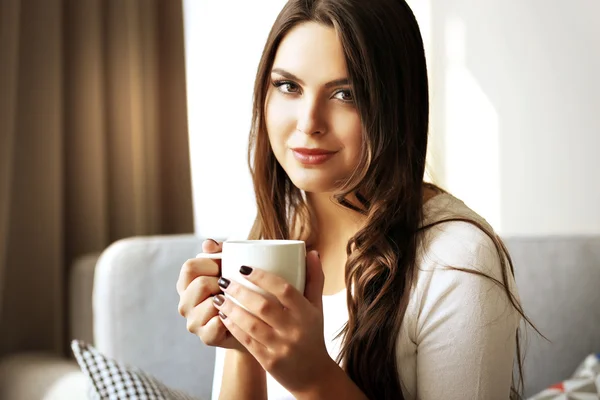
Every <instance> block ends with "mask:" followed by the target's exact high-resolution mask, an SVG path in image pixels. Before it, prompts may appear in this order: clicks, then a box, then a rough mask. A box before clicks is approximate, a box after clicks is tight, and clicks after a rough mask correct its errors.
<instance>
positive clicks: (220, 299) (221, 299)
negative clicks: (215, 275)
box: [213, 294, 225, 306]
mask: <svg viewBox="0 0 600 400" xmlns="http://www.w3.org/2000/svg"><path fill="white" fill-rule="evenodd" d="M224 302H225V297H224V296H223V295H222V294H220V295H218V296H215V297H213V303H215V304H216V305H218V306H221V305H223V303H224Z"/></svg>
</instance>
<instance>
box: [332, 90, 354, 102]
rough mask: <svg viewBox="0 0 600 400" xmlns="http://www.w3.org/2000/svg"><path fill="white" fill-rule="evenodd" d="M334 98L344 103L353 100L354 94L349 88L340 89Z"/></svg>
mask: <svg viewBox="0 0 600 400" xmlns="http://www.w3.org/2000/svg"><path fill="white" fill-rule="evenodd" d="M334 97H335V98H336V99H338V100H341V101H343V102H344V103H352V102H354V96H352V92H351V91H350V90H340V91H339V92H337V93H336V94H335V96H334Z"/></svg>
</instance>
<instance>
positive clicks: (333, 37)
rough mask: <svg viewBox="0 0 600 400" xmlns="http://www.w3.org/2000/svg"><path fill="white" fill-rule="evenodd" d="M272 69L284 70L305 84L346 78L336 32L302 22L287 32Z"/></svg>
mask: <svg viewBox="0 0 600 400" xmlns="http://www.w3.org/2000/svg"><path fill="white" fill-rule="evenodd" d="M273 69H281V70H284V71H287V72H289V73H291V74H293V75H295V76H296V77H298V78H300V79H301V80H303V81H305V82H306V84H308V85H321V84H325V83H326V82H330V81H332V80H336V79H342V78H347V74H348V73H347V66H346V59H345V57H344V49H343V47H342V44H341V42H340V40H339V38H338V35H337V32H336V31H335V29H333V28H331V27H328V26H325V25H322V24H319V23H316V22H305V23H302V24H299V25H297V26H296V27H294V28H293V29H292V30H290V31H289V32H288V33H287V35H286V36H285V37H284V38H283V40H282V41H281V44H280V45H279V48H278V49H277V53H276V55H275V60H274V63H273Z"/></svg>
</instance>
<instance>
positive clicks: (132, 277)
mask: <svg viewBox="0 0 600 400" xmlns="http://www.w3.org/2000/svg"><path fill="white" fill-rule="evenodd" d="M505 241H506V243H507V245H508V247H509V250H510V252H511V255H512V257H513V260H514V263H515V267H516V277H517V284H518V287H519V292H520V295H521V299H522V302H523V306H524V308H525V310H526V312H527V313H528V315H529V316H530V317H531V319H532V320H533V321H534V323H535V324H536V326H537V327H538V328H539V329H540V330H541V331H542V332H543V333H544V334H545V335H546V336H547V337H548V338H549V339H550V340H551V343H549V342H546V341H545V340H543V339H542V338H540V337H539V336H538V335H537V334H535V333H534V332H533V331H531V330H528V335H527V337H528V340H527V344H526V348H527V354H526V356H527V357H526V360H525V379H526V386H525V387H526V392H525V394H526V395H531V394H534V393H535V392H537V391H539V390H541V389H543V388H545V387H547V386H549V385H550V384H553V383H555V382H557V381H560V380H562V379H565V378H567V377H568V376H570V375H571V374H572V372H573V371H574V369H575V368H576V366H577V365H578V364H579V363H580V362H581V361H582V360H583V359H584V358H585V356H587V355H588V354H590V353H592V352H598V351H600V237H546V238H506V239H505ZM200 251H201V241H200V239H198V238H196V237H195V236H193V235H177V236H161V237H158V236H157V237H136V238H131V239H126V240H122V241H119V242H117V243H115V244H113V245H112V246H110V247H109V248H108V249H106V250H105V251H104V252H103V253H102V255H101V256H100V258H99V260H98V262H97V263H95V262H94V261H95V258H94V257H89V258H88V259H87V260H85V261H86V262H83V261H82V262H80V265H79V268H75V269H74V273H75V274H77V275H76V276H75V277H73V279H72V282H71V283H72V287H71V293H72V296H73V293H74V291H75V292H76V293H75V295H76V296H78V299H75V300H74V302H75V303H76V305H73V307H75V310H73V309H72V312H71V314H72V315H73V318H75V319H76V320H73V321H72V324H73V325H74V326H77V329H75V330H74V331H72V335H73V337H77V338H80V339H84V340H89V341H91V340H92V338H91V337H90V332H91V329H92V327H93V332H94V344H95V345H96V347H97V348H98V349H99V350H100V351H102V352H104V353H105V354H107V355H109V356H111V357H114V358H115V359H117V360H119V361H121V362H124V363H127V364H131V365H135V366H138V367H140V368H142V369H144V370H146V371H147V372H149V373H151V374H153V375H155V376H156V377H158V378H159V379H161V380H162V381H163V382H164V383H166V384H167V385H169V386H172V387H175V388H179V389H183V390H185V391H187V392H188V393H190V394H194V395H197V396H201V397H202V398H205V399H209V398H210V396H211V391H212V383H213V368H214V362H215V350H214V349H212V348H208V347H206V346H204V345H203V344H202V343H201V341H200V340H199V339H198V338H196V337H195V336H193V335H191V334H189V333H188V332H187V330H186V327H185V320H184V319H183V318H182V317H181V316H180V315H179V314H178V313H177V303H178V296H177V293H176V291H175V282H176V280H177V276H178V273H179V269H180V267H181V265H182V264H183V262H184V261H185V260H186V259H188V258H190V257H193V256H194V255H195V254H197V253H199V252H200ZM92 277H93V288H94V290H93V321H92V318H91V315H92V311H91V310H90V307H92V306H91V305H90V304H89V299H90V298H92V294H91V293H90V290H91V287H92ZM86 301H87V303H86ZM86 307H87V311H86ZM24 357H25V356H16V357H12V358H11V359H9V360H4V362H1V363H0V398H2V399H4V398H11V399H23V400H27V399H40V398H42V397H43V396H39V394H40V393H48V392H49V391H51V389H50V388H52V390H54V392H56V390H57V387H58V389H59V391H60V390H62V391H63V392H61V393H63V397H60V396H58V397H54V398H57V399H58V398H81V396H85V394H84V393H83V389H82V387H83V386H84V385H83V382H84V381H83V379H82V378H83V377H81V376H79V377H78V376H77V374H76V372H74V371H76V367H75V366H74V365H73V362H72V361H70V362H68V361H65V360H54V361H52V360H50V359H48V358H44V357H43V356H31V355H29V356H27V357H29V358H27V359H24ZM31 357H33V358H31ZM36 357H38V358H36ZM65 375H69V376H70V378H69V379H68V380H65V379H64V376H65ZM35 376H37V377H40V376H45V377H46V378H45V380H44V384H40V385H38V387H36V388H35V390H33V389H32V387H31V385H30V384H29V385H28V384H27V383H28V382H27V380H28V379H32V377H35ZM57 381H59V382H60V384H56V383H54V384H52V382H57ZM67 393H68V395H69V396H71V397H68V396H67V397H64V396H66V394H67ZM9 395H10V396H11V397H3V396H9ZM36 396H37V397H36ZM78 396H79V397H78ZM48 398H52V397H48Z"/></svg>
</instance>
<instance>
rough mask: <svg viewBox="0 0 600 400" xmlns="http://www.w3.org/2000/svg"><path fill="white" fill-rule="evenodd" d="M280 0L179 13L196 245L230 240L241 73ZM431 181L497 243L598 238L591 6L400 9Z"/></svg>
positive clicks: (246, 211)
mask: <svg viewBox="0 0 600 400" xmlns="http://www.w3.org/2000/svg"><path fill="white" fill-rule="evenodd" d="M284 3H285V1H284V0H276V1H275V0H269V1H254V2H250V1H245V0H230V1H210V0H184V12H185V35H186V57H187V85H188V98H189V104H188V106H189V110H188V113H189V125H190V147H191V148H190V151H191V157H192V160H191V162H192V179H193V185H194V187H193V193H194V203H195V214H196V215H195V227H196V233H197V234H199V235H201V236H207V235H209V236H215V237H238V236H244V235H245V234H246V233H247V230H248V229H249V227H250V225H251V223H252V218H253V217H254V212H255V210H254V201H253V197H252V188H251V183H250V179H249V176H248V172H247V166H246V146H247V143H246V141H247V134H248V130H249V123H250V111H251V95H252V86H253V80H254V74H255V70H256V66H257V64H258V60H259V57H260V54H261V51H262V47H263V45H264V42H265V40H266V36H267V33H268V30H269V29H270V27H271V25H272V22H273V21H274V19H275V17H276V15H277V13H278V12H279V10H280V9H281V7H282V6H283V4H284ZM409 4H411V6H412V7H413V9H414V11H415V14H416V15H417V18H418V19H419V22H420V24H421V28H422V30H423V35H424V39H425V42H426V48H427V53H428V57H429V64H430V76H431V98H432V132H431V145H430V148H431V155H432V157H431V158H430V160H429V163H430V166H431V168H432V175H433V177H434V179H436V180H437V181H439V182H440V183H441V184H442V185H443V186H445V187H446V188H448V189H449V190H451V191H452V192H453V193H455V194H456V195H457V196H459V197H461V198H462V199H464V200H465V202H466V203H467V204H469V205H470V206H472V207H473V208H474V209H476V211H478V212H480V213H481V214H482V215H483V216H484V217H486V218H487V219H488V220H489V221H490V222H491V223H492V224H493V225H494V226H495V227H496V229H497V230H498V231H499V232H500V233H501V234H504V235H538V234H578V233H579V234H592V233H597V234H599V233H600V206H599V205H600V178H598V176H597V173H598V172H600V158H598V157H597V153H598V152H599V151H600V73H599V71H600V50H598V49H600V23H598V22H597V18H598V16H600V2H598V1H597V0H571V1H569V2H559V1H555V0H551V1H548V0H528V1H521V0H411V1H409Z"/></svg>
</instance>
